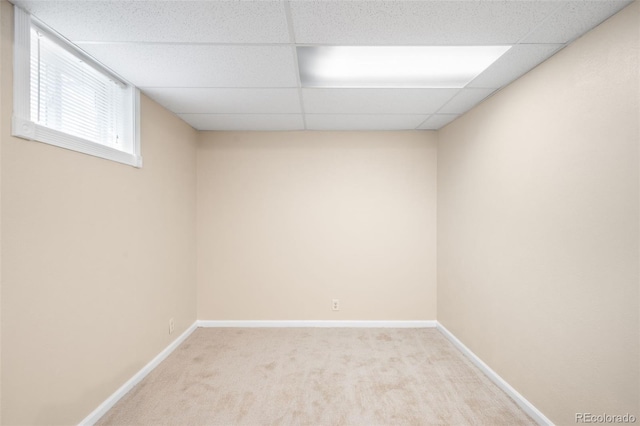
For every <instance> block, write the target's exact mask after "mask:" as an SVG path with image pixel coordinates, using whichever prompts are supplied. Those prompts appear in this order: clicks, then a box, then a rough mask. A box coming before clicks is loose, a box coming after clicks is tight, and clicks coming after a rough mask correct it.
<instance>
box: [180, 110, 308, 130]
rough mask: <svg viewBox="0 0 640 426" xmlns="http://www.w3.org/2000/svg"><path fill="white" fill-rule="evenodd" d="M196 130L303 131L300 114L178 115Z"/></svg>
mask: <svg viewBox="0 0 640 426" xmlns="http://www.w3.org/2000/svg"><path fill="white" fill-rule="evenodd" d="M178 117H180V118H182V119H183V120H184V121H186V122H187V123H189V124H190V125H191V126H192V127H193V128H194V129H196V130H263V131H272V130H304V122H303V120H302V115H301V114H178Z"/></svg>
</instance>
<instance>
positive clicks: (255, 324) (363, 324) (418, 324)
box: [197, 320, 437, 328]
mask: <svg viewBox="0 0 640 426" xmlns="http://www.w3.org/2000/svg"><path fill="white" fill-rule="evenodd" d="M197 323H198V327H236V328H267V327H268V328H286V327H290V328H291V327H297V328H301V327H310V328H313V327H316V328H434V327H435V326H436V323H437V321H435V320H434V321H329V320H327V321H324V320H318V321H316V320H310V321H307V320H299V321H278V320H274V321H268V320H267V321H260V320H256V321H242V320H239V321H236V320H219V321H218V320H212V321H210V320H199V321H197Z"/></svg>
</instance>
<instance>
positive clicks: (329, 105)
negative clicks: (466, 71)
mask: <svg viewBox="0 0 640 426" xmlns="http://www.w3.org/2000/svg"><path fill="white" fill-rule="evenodd" d="M458 90H459V89H303V90H302V99H303V103H304V110H305V112H307V113H320V114H431V113H433V112H435V111H437V110H438V109H439V108H440V107H441V106H442V105H444V103H445V102H447V101H448V100H449V99H451V97H452V96H454V95H455V94H456V93H457V92H458Z"/></svg>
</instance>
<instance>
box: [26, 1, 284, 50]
mask: <svg viewBox="0 0 640 426" xmlns="http://www.w3.org/2000/svg"><path fill="white" fill-rule="evenodd" d="M16 3H17V4H19V5H20V6H22V7H24V8H25V9H27V10H28V11H31V13H33V15H35V16H37V17H39V18H40V19H42V20H43V21H44V22H45V23H46V24H47V25H49V26H51V27H53V28H56V30H57V31H58V32H60V33H61V34H62V35H64V36H65V37H67V38H68V39H70V40H72V41H137V42H140V41H168V42H209V43H212V42H215V43H287V42H289V41H290V40H289V33H288V28H287V21H286V14H285V12H284V3H283V2H281V1H258V2H235V1H233V2H231V1H86V0H84V1H77V0H73V1H16Z"/></svg>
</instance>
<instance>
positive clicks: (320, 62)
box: [297, 46, 511, 88]
mask: <svg viewBox="0 0 640 426" xmlns="http://www.w3.org/2000/svg"><path fill="white" fill-rule="evenodd" d="M510 48H511V46H298V47H297V52H298V65H299V69H300V81H301V83H302V86H303V87H336V88H338V87H342V88H348V87H353V88H454V87H464V86H465V85H467V84H468V83H469V82H470V81H471V80H473V79H474V78H475V77H477V76H478V75H479V74H480V73H481V72H482V71H484V70H485V69H487V68H488V67H489V65H491V64H492V63H494V62H495V61H496V60H497V59H498V58H499V57H500V56H502V55H503V54H504V53H505V52H506V51H507V50H509V49H510Z"/></svg>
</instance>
